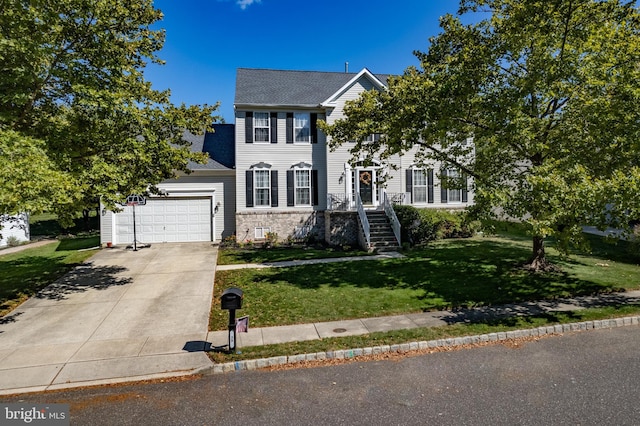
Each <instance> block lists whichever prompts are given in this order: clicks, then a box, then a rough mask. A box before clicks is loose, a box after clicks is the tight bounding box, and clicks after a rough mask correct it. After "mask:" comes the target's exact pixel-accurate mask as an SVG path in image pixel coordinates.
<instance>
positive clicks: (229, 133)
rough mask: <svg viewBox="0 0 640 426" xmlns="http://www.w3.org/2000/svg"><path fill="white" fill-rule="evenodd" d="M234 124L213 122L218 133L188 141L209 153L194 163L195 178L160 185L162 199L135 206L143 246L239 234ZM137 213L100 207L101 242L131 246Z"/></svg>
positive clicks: (130, 209) (129, 208)
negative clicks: (115, 211) (236, 227)
mask: <svg viewBox="0 0 640 426" xmlns="http://www.w3.org/2000/svg"><path fill="white" fill-rule="evenodd" d="M233 129H234V126H233V125H232V124H214V132H213V133H206V134H205V135H200V136H195V135H192V134H190V133H185V136H184V137H185V139H186V140H187V141H189V142H191V144H192V149H193V150H194V151H196V152H205V153H207V154H209V161H208V162H207V163H206V164H196V163H190V164H189V168H190V170H192V172H191V174H188V175H187V174H182V175H180V176H179V177H178V178H177V179H172V180H167V181H164V182H162V183H160V184H159V185H158V188H160V189H161V190H162V191H163V193H164V195H163V196H156V197H148V198H147V202H146V205H144V206H140V205H139V206H135V215H136V240H137V241H138V242H139V243H145V244H146V243H162V242H195V241H218V242H219V241H221V240H222V239H223V238H225V237H228V236H231V235H233V234H234V232H235V197H236V194H235V170H234V163H235V153H234V130H233ZM133 209H134V207H132V206H123V211H122V212H119V213H114V212H111V211H108V210H105V209H102V214H101V221H100V242H101V244H102V245H103V246H105V245H109V244H111V245H129V244H132V243H133Z"/></svg>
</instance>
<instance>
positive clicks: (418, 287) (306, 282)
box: [210, 234, 640, 330]
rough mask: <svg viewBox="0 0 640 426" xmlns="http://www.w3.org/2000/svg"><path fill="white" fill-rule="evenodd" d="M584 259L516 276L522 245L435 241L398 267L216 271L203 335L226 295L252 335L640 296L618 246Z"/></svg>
mask: <svg viewBox="0 0 640 426" xmlns="http://www.w3.org/2000/svg"><path fill="white" fill-rule="evenodd" d="M589 239H590V240H591V242H592V248H593V253H592V254H586V253H581V254H575V255H572V256H571V257H570V258H569V259H563V258H561V257H560V256H559V255H558V253H557V252H556V251H555V250H554V249H553V248H549V249H548V254H549V258H550V259H551V260H552V261H553V262H555V263H556V264H557V265H559V266H560V267H561V268H562V271H563V272H562V273H547V274H532V273H529V272H527V271H524V270H521V269H518V268H516V267H515V266H516V265H518V264H520V263H522V262H524V261H525V260H526V259H527V258H528V257H529V255H530V247H531V243H530V241H529V240H525V239H523V238H521V237H520V236H514V237H511V236H509V235H506V234H503V235H502V236H494V237H475V238H471V239H461V240H444V241H438V242H436V243H434V244H432V245H430V246H429V247H427V248H422V249H416V250H413V251H410V252H408V253H406V254H407V257H406V258H405V259H389V260H379V261H375V260H365V261H352V262H342V263H332V264H322V265H306V266H298V267H291V268H273V269H260V270H257V269H243V270H235V271H218V272H217V273H216V285H215V291H214V303H213V307H212V315H211V321H210V328H211V329H212V330H223V329H225V328H226V326H227V321H228V314H227V312H226V311H222V310H221V309H220V299H219V297H220V295H221V293H222V291H223V290H224V289H225V288H227V287H232V286H235V287H240V288H241V289H242V290H243V291H244V303H243V309H242V310H241V311H239V313H238V314H239V315H249V316H250V317H251V320H250V324H251V326H254V327H263V326H275V325H288V324H297V323H310V322H319V321H334V320H342V319H350V318H363V317H375V316H384V315H394V314H401V313H409V312H421V311H428V310H438V309H443V308H456V307H471V306H481V305H499V304H505V303H510V302H521V301H530V300H540V299H553V298H558V297H565V296H577V295H588V294H594V293H602V292H611V291H619V290H623V289H638V288H640V266H638V263H639V262H640V260H639V258H638V255H637V254H634V252H633V251H632V250H630V248H631V247H628V244H627V243H620V244H618V245H610V244H606V243H605V242H604V240H603V239H602V238H599V237H591V236H590V237H589Z"/></svg>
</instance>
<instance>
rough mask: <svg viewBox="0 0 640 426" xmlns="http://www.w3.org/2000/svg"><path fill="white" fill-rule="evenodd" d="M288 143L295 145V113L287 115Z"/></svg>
mask: <svg viewBox="0 0 640 426" xmlns="http://www.w3.org/2000/svg"><path fill="white" fill-rule="evenodd" d="M287 143H293V113H292V112H288V113H287Z"/></svg>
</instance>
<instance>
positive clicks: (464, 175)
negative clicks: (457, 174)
mask: <svg viewBox="0 0 640 426" xmlns="http://www.w3.org/2000/svg"><path fill="white" fill-rule="evenodd" d="M462 179H463V181H464V186H463V187H462V202H463V203H466V202H468V197H469V196H468V195H467V175H466V174H463V175H462Z"/></svg>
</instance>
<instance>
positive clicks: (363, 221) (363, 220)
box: [356, 193, 371, 249]
mask: <svg viewBox="0 0 640 426" xmlns="http://www.w3.org/2000/svg"><path fill="white" fill-rule="evenodd" d="M356 207H357V208H358V216H359V217H360V223H361V224H362V230H363V231H364V238H365V240H366V241H367V249H369V248H371V227H370V226H369V219H367V214H366V213H365V211H364V206H363V205H362V200H361V199H360V194H358V193H356Z"/></svg>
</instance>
